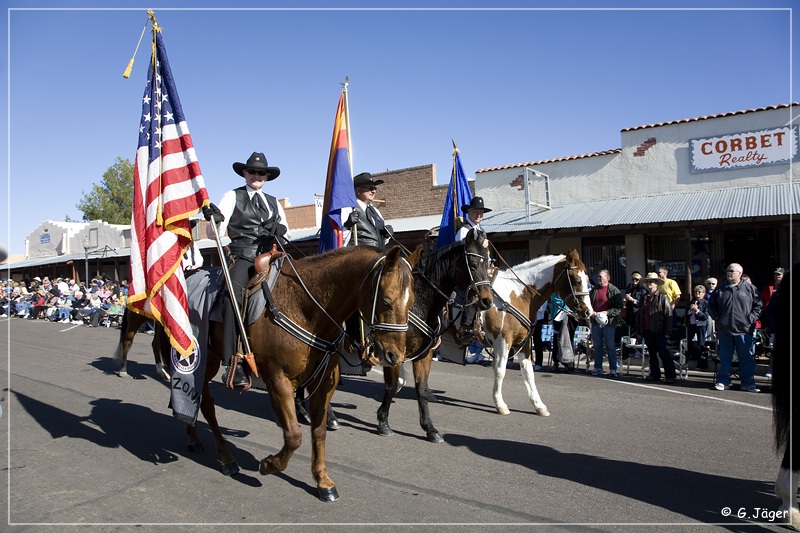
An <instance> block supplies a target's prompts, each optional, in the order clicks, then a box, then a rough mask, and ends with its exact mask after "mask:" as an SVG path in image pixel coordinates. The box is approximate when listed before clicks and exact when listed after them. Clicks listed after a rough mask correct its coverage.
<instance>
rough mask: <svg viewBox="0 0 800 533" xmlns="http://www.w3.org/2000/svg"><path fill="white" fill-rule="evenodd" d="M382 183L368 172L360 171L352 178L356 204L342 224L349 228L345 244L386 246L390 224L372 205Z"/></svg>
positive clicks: (382, 247) (381, 247)
mask: <svg viewBox="0 0 800 533" xmlns="http://www.w3.org/2000/svg"><path fill="white" fill-rule="evenodd" d="M382 184H383V180H376V179H374V178H373V177H372V174H370V173H369V172H362V173H361V174H359V175H357V176H356V177H355V178H353V187H354V188H355V191H356V200H357V201H358V205H357V206H356V207H355V208H353V211H352V212H351V213H350V216H349V217H348V219H347V222H345V225H344V226H345V228H347V229H349V230H350V235H349V236H346V237H345V239H346V241H347V242H346V243H345V246H355V245H358V246H375V247H376V248H380V249H381V250H383V249H384V248H385V247H386V237H387V236H388V235H389V233H391V226H387V225H386V223H385V222H384V221H383V216H382V215H381V213H380V211H378V209H377V208H376V207H375V206H374V205H372V203H373V202H374V201H375V196H376V195H377V193H378V185H382ZM353 228H355V231H354V230H353ZM354 234H355V236H354ZM356 238H357V239H358V243H356Z"/></svg>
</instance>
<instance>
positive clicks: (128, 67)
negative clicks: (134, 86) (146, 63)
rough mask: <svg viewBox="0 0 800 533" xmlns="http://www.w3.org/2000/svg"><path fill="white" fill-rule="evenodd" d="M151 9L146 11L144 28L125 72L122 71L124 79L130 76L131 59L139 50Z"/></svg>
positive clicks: (131, 68)
mask: <svg viewBox="0 0 800 533" xmlns="http://www.w3.org/2000/svg"><path fill="white" fill-rule="evenodd" d="M150 13H151V11H148V12H147V15H148V19H147V22H145V23H144V28H142V34H141V35H140V36H139V42H138V43H136V50H134V51H133V55H132V56H131V60H130V61H128V66H127V67H126V68H125V72H123V73H122V77H123V78H125V79H126V80H127V79H128V78H129V77H130V76H131V70H133V60H134V58H136V52H138V51H139V45H140V44H142V38H143V37H144V32H145V31H146V30H147V25H148V24H149V23H150V18H149V15H150Z"/></svg>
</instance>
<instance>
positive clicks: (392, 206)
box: [281, 164, 475, 228]
mask: <svg viewBox="0 0 800 533" xmlns="http://www.w3.org/2000/svg"><path fill="white" fill-rule="evenodd" d="M372 176H373V178H374V179H380V180H383V182H384V183H383V185H381V186H379V187H378V194H377V197H376V200H377V202H378V208H379V209H380V210H381V214H382V215H383V218H385V219H387V220H389V219H392V218H407V217H421V216H427V215H438V214H441V213H442V209H444V200H445V196H447V188H448V187H449V186H450V178H449V177H448V178H447V182H446V183H445V184H443V185H437V184H436V165H435V164H430V165H422V166H418V167H411V168H403V169H399V170H389V171H386V172H373V173H372ZM470 189H472V191H473V194H474V189H475V182H474V181H473V182H470ZM281 202H282V203H283V205H284V207H285V208H286V204H287V203H288V202H287V201H286V199H282V200H281ZM286 217H287V218H288V219H289V227H291V228H310V227H313V226H314V225H315V223H314V222H315V220H314V204H307V205H298V206H294V207H288V208H286Z"/></svg>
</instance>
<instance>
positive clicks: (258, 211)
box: [203, 152, 289, 390]
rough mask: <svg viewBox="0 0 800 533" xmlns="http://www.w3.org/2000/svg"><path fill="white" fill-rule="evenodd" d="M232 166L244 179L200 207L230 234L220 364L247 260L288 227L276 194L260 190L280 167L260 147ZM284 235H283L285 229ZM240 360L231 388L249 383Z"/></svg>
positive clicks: (234, 339)
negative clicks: (212, 202)
mask: <svg viewBox="0 0 800 533" xmlns="http://www.w3.org/2000/svg"><path fill="white" fill-rule="evenodd" d="M233 171H234V172H235V173H236V174H238V175H239V176H241V177H243V178H244V180H245V183H244V185H242V186H241V187H237V188H235V189H232V190H229V191H227V192H226V193H225V194H223V195H222V199H221V200H220V202H219V208H217V207H216V206H213V205H212V206H206V207H204V208H203V215H204V216H205V218H206V220H211V219H212V218H213V219H214V221H215V223H219V227H218V230H219V234H220V237H222V235H223V234H225V232H226V230H227V234H228V237H229V238H230V239H231V242H230V244H229V245H228V257H227V262H228V264H229V265H230V267H229V270H230V279H231V284H232V285H233V286H232V287H228V290H229V293H230V294H231V295H232V299H229V303H227V304H224V305H223V331H224V333H223V351H222V359H223V364H224V365H225V366H226V367H227V366H229V365H228V364H229V362H230V360H231V357H233V355H234V354H235V353H236V350H237V346H238V340H239V331H238V329H239V328H238V325H237V324H236V316H235V314H234V310H233V307H232V306H234V305H236V306H238V307H239V309H241V307H242V299H243V290H244V287H245V285H247V282H248V281H249V280H250V278H251V277H253V275H254V274H255V267H254V266H253V263H254V262H255V259H256V257H258V254H259V253H261V252H263V251H268V250H269V249H270V247H271V246H272V243H273V242H274V241H275V239H277V238H280V237H282V236H283V235H284V234H287V232H288V229H289V227H288V222H287V219H286V213H285V212H284V210H283V207H282V206H281V204H280V203H279V202H278V200H277V198H275V197H274V196H272V195H270V194H266V192H265V191H264V190H263V187H264V185H265V184H266V183H267V182H268V181H272V180H274V179H275V178H277V177H278V176H279V175H280V173H281V169H280V168H278V167H271V166H269V162H268V161H267V157H266V156H265V155H264V154H263V153H261V152H253V153H252V154H251V155H250V157H249V158H248V159H247V162H246V163H240V162H236V163H234V164H233ZM286 238H287V239H288V238H289V235H288V234H287V235H286ZM242 362H243V361H240V362H239V364H237V365H236V368H234V369H233V371H234V375H233V384H232V385H233V388H234V389H239V390H241V389H243V388H244V387H246V386H247V385H248V384H249V383H250V380H249V379H248V377H247V375H246V374H245V371H244V368H243V366H242Z"/></svg>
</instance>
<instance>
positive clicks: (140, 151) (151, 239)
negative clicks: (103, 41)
mask: <svg viewBox="0 0 800 533" xmlns="http://www.w3.org/2000/svg"><path fill="white" fill-rule="evenodd" d="M154 33H155V37H154V39H155V45H156V46H155V50H154V55H153V57H152V59H151V62H150V65H149V68H148V79H147V86H146V87H145V91H144V97H143V98H142V120H141V123H140V125H139V145H138V148H137V150H136V164H135V166H134V173H133V213H132V214H131V263H130V277H131V279H130V288H129V293H130V295H129V298H128V306H129V307H130V308H131V309H133V310H134V311H135V312H138V313H141V314H144V315H146V316H148V317H150V318H154V319H155V320H158V321H159V322H160V323H161V324H162V325H163V326H164V329H165V331H166V332H167V335H168V336H169V338H170V343H171V344H172V346H173V347H174V348H175V350H176V351H177V352H178V353H180V354H181V355H182V356H188V355H190V354H191V353H192V350H193V348H194V346H193V345H194V338H193V336H192V327H191V323H190V322H189V312H188V306H187V301H186V280H185V278H184V275H183V269H182V268H181V258H182V257H183V253H184V251H185V250H186V249H187V247H188V246H189V245H190V244H191V227H190V222H189V217H190V216H192V215H194V214H196V213H198V212H199V211H200V209H201V208H202V206H203V205H204V204H205V203H207V202H208V193H207V192H206V188H205V184H204V181H203V175H202V174H201V173H200V165H199V164H198V163H197V156H196V155H195V151H194V147H193V145H192V138H191V137H190V135H189V128H188V126H187V125H186V119H185V118H184V115H183V109H182V108H181V103H180V100H179V98H178V92H177V91H176V90H175V82H174V80H173V78H172V72H171V70H170V68H169V61H168V60H167V53H166V49H165V48H164V42H163V40H162V37H161V32H160V29H159V28H158V27H157V26H154Z"/></svg>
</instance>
